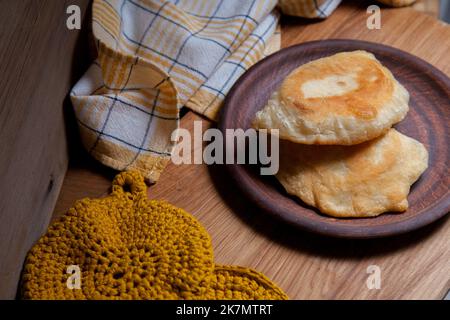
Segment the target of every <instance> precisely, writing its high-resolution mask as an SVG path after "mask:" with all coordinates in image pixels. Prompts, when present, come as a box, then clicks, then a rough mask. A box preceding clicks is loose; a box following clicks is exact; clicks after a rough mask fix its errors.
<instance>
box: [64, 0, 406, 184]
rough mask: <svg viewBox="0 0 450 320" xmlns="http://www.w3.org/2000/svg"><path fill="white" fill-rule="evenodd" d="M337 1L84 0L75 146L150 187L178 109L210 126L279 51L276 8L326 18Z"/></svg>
mask: <svg viewBox="0 0 450 320" xmlns="http://www.w3.org/2000/svg"><path fill="white" fill-rule="evenodd" d="M340 1H341V0H280V1H279V2H277V0H190V1H187V0H184V1H183V0H171V1H162V0H94V3H93V15H92V23H93V33H94V37H95V39H96V40H97V44H98V58H97V60H96V61H95V62H94V63H93V64H92V66H91V67H90V68H89V70H88V71H87V72H86V74H85V75H84V76H83V77H82V78H81V79H80V80H79V82H78V83H77V84H76V85H75V87H74V88H73V90H72V92H71V100H72V103H73V106H74V109H75V115H76V117H77V121H78V124H79V128H80V134H81V140H82V142H83V145H84V147H85V148H86V149H87V150H88V152H89V153H90V154H91V155H92V156H93V157H95V158H96V159H97V160H99V161H100V162H102V163H103V164H105V165H107V166H110V167H112V168H114V169H117V170H126V169H134V170H137V171H139V172H141V173H142V174H143V175H144V177H146V179H147V180H148V181H150V182H155V181H156V180H158V178H159V175H160V173H161V171H162V170H163V169H164V167H165V166H166V164H167V162H168V161H169V159H170V153H171V150H172V148H173V142H172V140H171V135H172V132H173V131H174V130H175V129H176V128H178V124H179V111H180V108H181V107H183V106H186V107H188V108H190V109H192V110H194V111H196V112H197V113H200V114H202V115H204V116H206V117H208V118H210V119H213V120H215V119H216V118H217V114H218V110H219V108H220V106H221V104H222V102H223V99H224V97H225V95H226V94H227V92H228V91H229V90H230V88H231V86H232V85H233V84H234V82H235V81H236V80H237V79H238V78H239V77H240V76H241V75H242V74H243V73H244V72H245V70H247V69H248V68H249V67H250V66H252V65H253V64H254V63H256V62H257V61H259V60H260V59H261V58H263V57H264V56H265V55H267V54H269V53H271V52H274V51H276V50H278V49H279V48H280V34H279V32H277V31H276V30H277V25H278V20H279V13H278V8H276V7H277V4H278V6H279V8H280V9H281V11H282V12H283V13H285V14H291V15H298V16H303V17H308V18H326V17H327V16H329V15H330V14H331V13H332V11H333V10H334V9H335V8H336V7H337V5H338V4H339V3H340ZM386 1H393V2H398V1H400V0H383V2H386ZM402 1H411V0H402Z"/></svg>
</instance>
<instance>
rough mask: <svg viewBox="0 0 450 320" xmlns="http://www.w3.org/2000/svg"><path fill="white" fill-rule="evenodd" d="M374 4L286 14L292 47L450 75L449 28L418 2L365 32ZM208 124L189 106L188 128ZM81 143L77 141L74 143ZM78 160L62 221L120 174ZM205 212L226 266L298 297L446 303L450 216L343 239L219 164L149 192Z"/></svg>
mask: <svg viewBox="0 0 450 320" xmlns="http://www.w3.org/2000/svg"><path fill="white" fill-rule="evenodd" d="M366 8H367V2H363V3H362V4H361V2H356V1H344V2H343V4H342V5H341V6H340V7H339V8H338V9H337V11H336V12H335V13H333V15H332V16H331V17H330V18H328V19H327V20H324V21H314V22H311V21H309V20H305V19H299V18H292V17H284V18H283V21H282V45H283V46H284V47H287V46H290V45H293V44H296V43H302V42H305V41H310V40H318V39H329V38H353V39H362V40H367V41H373V42H379V43H385V44H388V45H391V46H394V47H397V48H400V49H402V50H405V51H407V52H410V53H412V54H414V55H416V56H418V57H420V58H422V59H424V60H426V61H428V62H430V63H431V64H433V65H434V66H436V67H437V68H439V69H440V70H442V71H444V72H445V73H446V74H447V75H449V74H450V63H449V56H448V52H449V51H450V43H449V41H448V39H449V38H450V28H449V27H448V26H447V25H444V24H443V23H441V22H438V21H437V20H435V19H433V18H432V17H430V16H427V15H425V14H421V13H418V12H415V11H414V10H412V9H411V8H404V9H389V8H383V9H382V28H381V30H368V29H366V27H365V26H366V24H365V23H366V20H365V19H366V17H367V14H366V11H365V9H366ZM193 120H201V121H203V125H204V128H207V127H208V126H210V125H212V124H211V123H210V122H209V121H207V120H205V119H204V118H201V117H200V116H198V115H196V114H193V113H191V112H189V113H188V114H187V115H185V116H184V117H183V119H182V126H184V127H186V128H188V129H191V130H192V122H193ZM72 147H74V145H72ZM76 154H77V156H75V157H73V158H72V162H71V165H70V168H69V170H68V172H67V175H66V178H65V180H64V184H63V188H62V191H61V194H60V197H59V200H58V202H57V205H56V209H55V217H56V216H58V215H60V214H61V213H63V212H64V211H65V210H67V208H69V207H70V206H71V205H72V204H73V202H74V201H75V200H76V199H80V198H83V197H87V196H88V197H99V196H102V195H105V194H106V193H107V192H108V190H109V186H110V183H111V180H112V178H113V176H114V174H115V172H114V171H113V170H110V169H108V168H105V167H103V166H101V165H100V164H98V163H97V162H95V161H94V160H92V159H91V158H89V157H88V155H86V154H85V153H84V152H83V151H81V149H77V152H76ZM148 195H149V197H151V198H159V199H166V200H168V201H170V202H171V203H173V204H174V205H177V206H180V207H182V208H184V209H186V210H187V211H189V212H191V213H192V214H193V215H194V216H195V217H197V218H198V219H199V220H200V221H201V223H202V224H203V225H204V226H205V227H206V229H207V230H208V232H209V233H210V234H211V237H212V241H213V245H214V250H215V259H216V261H217V262H218V263H226V264H239V265H244V266H249V267H253V268H256V269H258V270H259V271H262V272H264V273H265V274H266V275H267V276H269V277H270V278H272V279H273V280H274V281H276V282H277V283H278V284H279V285H280V286H281V287H282V288H283V289H284V290H285V291H286V293H287V294H288V295H289V297H290V298H291V299H412V298H416V299H441V298H443V297H444V295H445V293H446V292H447V291H448V289H449V288H450V244H449V239H450V219H449V218H448V217H447V218H443V219H441V220H440V221H438V222H437V223H433V224H431V225H429V226H427V227H425V228H422V229H420V230H418V231H415V232H412V233H408V234H405V235H401V236H397V237H391V238H385V239H372V240H361V241H360V240H358V241H356V240H343V239H332V238H326V237H322V236H317V235H313V234H309V233H305V232H301V231H299V230H298V229H297V228H293V227H290V226H289V225H287V224H285V223H281V222H279V221H277V220H275V219H273V218H271V217H270V216H267V215H261V213H260V212H259V210H258V208H257V207H255V206H254V205H252V204H251V203H250V202H249V201H248V199H247V198H245V197H244V196H243V195H242V194H241V193H240V192H239V190H238V189H237V188H236V186H235V184H233V183H231V182H230V179H229V177H228V175H227V173H226V172H224V170H221V168H220V167H216V166H210V167H208V166H205V165H180V166H176V165H173V164H170V165H169V166H168V167H167V168H166V170H165V171H164V173H163V174H162V176H161V178H160V181H159V182H158V183H157V184H155V185H154V186H151V187H150V188H149V190H148ZM369 265H377V266H379V267H380V268H381V277H382V278H381V279H382V280H381V281H382V282H381V289H380V290H369V289H368V288H367V286H366V280H367V276H368V274H367V272H366V270H367V267H368V266H369Z"/></svg>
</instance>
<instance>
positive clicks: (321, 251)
mask: <svg viewBox="0 0 450 320" xmlns="http://www.w3.org/2000/svg"><path fill="white" fill-rule="evenodd" d="M223 169H224V168H223V167H221V166H218V165H214V166H209V173H210V175H211V180H212V181H213V183H214V186H215V187H216V189H217V191H218V193H219V195H220V197H221V198H222V200H223V201H224V202H225V203H226V204H227V205H228V206H229V207H230V209H231V210H232V211H233V212H234V213H235V214H236V215H237V216H238V217H239V218H240V219H241V220H242V221H243V222H244V223H246V224H247V225H248V226H249V227H250V228H252V229H254V230H255V231H257V232H258V233H261V234H263V235H264V236H265V237H267V238H269V239H270V240H271V241H274V242H277V243H279V244H281V245H283V246H287V247H290V248H293V249H296V250H301V251H305V252H310V253H311V254H313V255H316V256H326V257H347V258H348V257H350V258H355V259H358V258H361V257H363V256H377V255H382V254H386V253H392V252H396V251H398V250H401V249H405V248H408V247H411V246H414V245H415V244H417V243H419V242H420V241H424V240H425V239H427V238H428V237H430V236H431V235H432V234H433V232H437V231H438V230H439V229H440V228H441V227H442V226H443V225H444V222H445V221H446V220H447V219H448V216H446V217H444V218H442V219H439V220H438V221H435V222H434V223H432V224H430V225H428V226H425V227H423V228H421V229H418V230H415V231H412V232H409V233H406V234H402V235H397V236H391V237H387V238H379V239H341V238H332V237H327V236H323V235H317V234H313V233H310V232H307V231H303V230H301V229H299V228H297V227H295V226H293V225H290V224H288V223H286V222H284V221H281V220H280V219H278V218H276V217H274V216H272V215H270V214H268V213H265V212H264V211H263V210H260V209H259V208H258V207H257V206H256V205H255V204H254V203H252V202H251V201H250V200H249V199H247V198H246V197H245V196H244V195H242V194H241V192H240V191H239V188H237V186H236V184H235V182H234V181H233V180H232V179H231V178H230V177H229V175H227V171H226V170H223Z"/></svg>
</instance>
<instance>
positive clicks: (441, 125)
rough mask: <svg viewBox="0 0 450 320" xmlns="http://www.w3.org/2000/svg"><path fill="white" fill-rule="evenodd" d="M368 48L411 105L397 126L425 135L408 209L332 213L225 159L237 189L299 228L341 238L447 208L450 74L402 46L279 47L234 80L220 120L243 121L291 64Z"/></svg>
mask: <svg viewBox="0 0 450 320" xmlns="http://www.w3.org/2000/svg"><path fill="white" fill-rule="evenodd" d="M359 49H362V50H366V51H369V52H372V53H373V54H375V56H376V57H377V58H378V59H379V60H380V61H381V63H383V64H384V65H385V66H387V67H388V68H389V69H390V70H391V71H392V73H393V74H394V76H395V77H396V78H397V79H398V80H399V81H400V82H401V83H402V84H403V85H404V86H405V87H406V88H407V89H408V91H409V93H410V95H411V99H410V111H409V113H408V115H407V116H406V118H405V119H404V120H403V121H402V122H401V123H399V124H397V125H396V126H395V127H396V128H397V130H399V131H400V132H402V133H404V134H406V135H408V136H410V137H413V138H415V139H417V140H419V141H420V142H422V143H423V144H424V145H425V146H426V148H427V150H428V152H429V167H428V169H427V170H426V171H425V172H424V174H423V175H422V176H421V178H420V179H419V180H418V181H417V182H416V183H415V184H414V185H413V186H412V188H411V192H410V194H409V197H408V201H409V209H408V210H407V211H406V212H403V213H385V214H382V215H380V216H378V217H375V218H357V219H336V218H332V217H328V216H325V215H322V214H321V213H320V212H319V211H318V210H316V209H315V208H312V207H309V206H307V205H306V204H304V203H303V202H301V201H300V200H299V199H297V198H295V197H292V196H290V195H288V194H287V193H286V192H285V191H284V189H283V187H282V186H281V185H280V184H279V183H278V181H277V180H276V178H275V177H272V176H260V175H259V173H258V172H259V170H254V168H252V167H250V166H246V165H239V164H234V165H227V166H226V168H227V170H229V173H230V174H231V176H232V178H233V179H234V180H235V181H236V184H237V185H238V186H239V187H240V188H241V191H242V192H243V193H244V194H245V195H246V196H247V197H248V198H249V199H251V200H252V201H254V202H255V203H256V204H257V205H258V206H259V207H260V208H261V209H263V210H264V211H266V212H268V213H270V214H273V215H275V216H277V217H279V218H281V219H283V220H285V221H287V222H289V223H292V224H294V225H296V226H298V227H301V228H303V229H306V230H309V231H313V232H317V233H320V234H324V235H330V236H337V237H346V238H375V237H384V236H390V235H395V234H400V233H405V232H408V231H411V230H414V229H417V228H420V227H422V226H425V225H427V224H429V223H431V222H433V221H435V220H437V219H439V218H441V217H443V216H444V215H446V214H447V213H448V211H449V209H450V192H449V182H450V175H449V172H448V165H449V164H450V140H449V138H450V129H449V124H450V80H449V78H448V77H447V76H446V75H445V74H443V73H442V72H441V71H439V70H437V69H436V68H434V67H433V66H432V65H430V64H429V63H427V62H425V61H423V60H421V59H419V58H417V57H415V56H413V55H411V54H408V53H406V52H403V51H401V50H398V49H395V48H392V47H388V46H385V45H381V44H375V43H370V42H364V41H354V40H325V41H313V42H307V43H303V44H300V45H296V46H292V47H289V48H286V49H283V50H281V51H279V52H277V53H275V54H273V55H271V56H269V57H267V58H265V59H263V60H262V61H260V62H259V63H257V64H256V65H254V66H253V67H252V68H251V69H249V70H248V71H247V72H246V73H245V74H244V75H243V76H242V77H241V78H240V79H239V80H238V81H237V82H236V84H235V85H234V87H233V88H232V90H231V91H230V93H229V94H228V96H227V98H226V101H225V104H224V107H223V109H222V114H221V118H220V121H219V128H220V129H221V130H223V131H224V130H225V129H227V128H230V129H237V128H242V129H244V130H245V129H248V128H249V127H250V122H251V120H252V119H253V117H254V115H255V113H256V112H257V111H258V110H260V109H262V108H263V107H264V105H265V104H266V102H267V100H268V99H269V96H270V95H271V93H272V92H273V91H274V90H275V89H276V88H277V87H278V86H279V85H280V83H281V81H282V80H283V79H284V78H285V77H286V76H287V75H288V74H289V72H290V71H292V70H293V69H295V68H296V67H298V66H300V65H302V64H304V63H306V62H309V61H311V60H314V59H318V58H321V57H325V56H329V55H332V54H334V53H337V52H342V51H351V50H359Z"/></svg>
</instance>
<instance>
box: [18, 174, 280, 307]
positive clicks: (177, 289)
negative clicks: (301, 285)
mask: <svg viewBox="0 0 450 320" xmlns="http://www.w3.org/2000/svg"><path fill="white" fill-rule="evenodd" d="M73 265H75V266H77V267H78V268H79V270H80V272H81V277H80V280H81V281H80V283H81V288H80V289H74V288H69V286H68V285H67V282H68V279H69V277H70V276H71V274H68V273H67V270H68V267H69V266H73ZM22 295H23V297H24V298H26V299H216V298H218V299H227V298H228V299H283V298H285V295H284V294H283V292H282V291H281V290H280V289H279V288H277V287H276V286H275V285H274V284H272V283H271V282H270V281H269V280H268V279H267V278H265V277H264V276H262V275H260V274H258V273H257V272H255V271H251V270H249V269H243V268H242V269H240V268H236V267H226V266H220V267H215V265H214V262H213V250H212V245H211V239H210V237H209V235H208V233H207V232H206V230H205V229H204V228H203V227H202V225H201V224H200V223H199V222H198V221H197V220H196V219H195V218H194V217H193V216H191V215H190V214H188V213H187V212H185V211H184V210H182V209H179V208H177V207H174V206H172V205H170V204H168V203H166V202H164V201H156V200H149V199H148V198H147V196H146V186H145V183H144V179H143V177H142V176H141V175H140V174H139V173H137V172H122V173H120V174H119V175H117V176H116V178H115V179H114V181H113V186H112V193H111V194H110V195H109V196H107V197H105V198H101V199H83V200H80V201H77V202H76V203H75V206H74V207H73V208H71V209H69V211H68V212H67V213H66V214H65V215H64V216H63V217H61V218H60V219H59V220H58V221H56V222H55V223H53V224H52V225H51V226H50V227H49V229H48V231H47V233H46V234H45V235H44V236H43V237H42V238H41V239H40V240H39V241H38V242H37V244H36V245H35V246H34V247H33V248H32V249H31V250H30V252H29V253H28V256H27V259H26V262H25V266H24V270H23V275H22Z"/></svg>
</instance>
